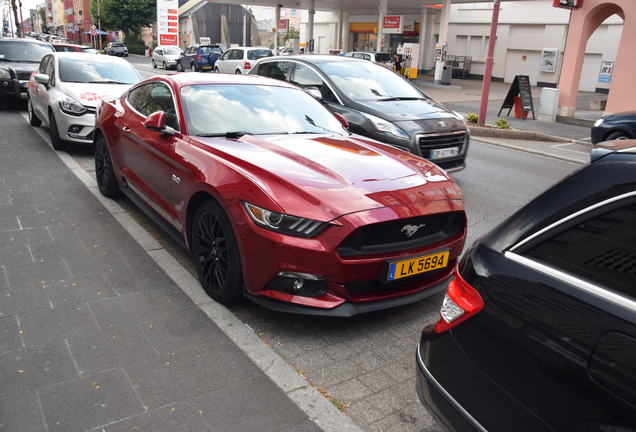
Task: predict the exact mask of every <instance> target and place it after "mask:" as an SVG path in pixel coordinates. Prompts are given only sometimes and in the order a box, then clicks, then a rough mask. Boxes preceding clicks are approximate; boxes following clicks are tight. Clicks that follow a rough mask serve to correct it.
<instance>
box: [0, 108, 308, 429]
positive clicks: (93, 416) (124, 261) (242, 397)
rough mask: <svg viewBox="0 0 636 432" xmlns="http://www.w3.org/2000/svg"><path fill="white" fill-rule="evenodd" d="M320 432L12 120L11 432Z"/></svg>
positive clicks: (2, 270) (5, 204) (8, 212)
mask: <svg viewBox="0 0 636 432" xmlns="http://www.w3.org/2000/svg"><path fill="white" fill-rule="evenodd" d="M88 430H91V431H102V432H111V431H112V432H114V431H129V430H139V431H144V430H145V431H152V432H159V431H166V432H167V431H184V432H185V431H188V432H199V431H223V430H226V431H237V430H241V431H248V430H258V431H267V430H269V431H284V430H288V431H317V430H319V428H318V427H317V426H316V424H315V423H313V422H312V421H311V420H310V419H309V418H308V417H307V416H306V415H305V414H304V412H303V411H301V410H300V409H299V408H298V406H297V405H295V404H294V403H293V402H292V401H291V400H290V399H289V398H288V397H287V396H286V395H285V393H283V392H282V390H280V389H279V388H278V387H277V386H276V384H274V383H273V382H272V381H271V380H270V379H269V378H268V377H267V376H266V375H265V374H263V372H262V371H261V370H260V369H259V368H257V367H256V365H255V364H254V363H253V362H252V361H251V360H249V358H248V357H247V356H246V355H245V354H244V353H243V352H242V351H241V350H239V348H238V347H237V346H236V345H235V344H234V343H232V341H230V339H228V337H227V336H226V335H225V334H224V333H223V332H221V330H219V328H218V327H217V326H216V325H215V324H214V323H212V322H211V321H210V320H209V319H208V318H207V316H206V315H205V314H204V313H203V312H202V311H200V310H199V309H198V308H197V307H196V306H195V305H194V304H193V303H192V302H191V301H190V299H189V298H188V297H186V296H185V295H184V294H183V293H182V292H181V290H180V289H179V288H178V287H177V286H176V285H175V283H174V282H173V281H172V280H171V279H170V278H168V277H167V275H166V274H165V273H164V271H163V270H162V269H161V268H159V267H158V266H157V264H156V263H155V262H154V261H153V260H152V259H151V258H150V257H149V256H148V254H147V253H146V252H145V251H144V250H143V249H142V248H141V247H140V246H139V245H138V244H137V243H136V242H135V241H133V239H132V238H131V237H130V235H129V234H128V233H127V232H126V231H124V229H123V228H122V227H121V226H120V225H119V224H118V223H117V222H116V221H115V219H114V218H113V217H112V216H111V215H110V213H108V212H107V211H106V210H105V208H104V207H103V206H102V205H101V204H100V203H99V201H98V200H97V199H95V197H94V196H93V195H92V194H91V193H90V192H89V191H88V189H86V187H85V186H84V185H83V184H82V183H81V182H80V181H79V180H78V179H77V178H76V177H75V176H74V175H73V174H72V172H71V171H70V170H69V169H68V168H67V167H66V166H65V165H63V164H62V162H61V161H60V159H59V158H58V157H57V156H56V155H55V154H54V153H53V152H52V151H51V150H50V149H49V147H48V146H47V145H46V144H45V143H44V142H43V141H42V140H41V139H40V138H39V137H38V136H37V135H36V134H35V133H34V131H33V130H32V129H31V127H30V126H29V125H28V124H27V123H26V122H24V120H23V118H22V116H21V115H20V114H18V113H9V112H0V431H2V432H18V431H19V432H30V431H33V432H39V431H49V432H56V431H60V432H74V431H88Z"/></svg>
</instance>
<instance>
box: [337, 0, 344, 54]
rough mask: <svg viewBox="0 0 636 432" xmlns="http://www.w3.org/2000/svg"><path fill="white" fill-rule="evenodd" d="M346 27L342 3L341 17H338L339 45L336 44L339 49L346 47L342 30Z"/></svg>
mask: <svg viewBox="0 0 636 432" xmlns="http://www.w3.org/2000/svg"><path fill="white" fill-rule="evenodd" d="M343 29H344V10H343V9H342V4H340V18H339V19H338V39H337V41H338V45H337V46H336V48H338V49H339V50H343V49H344V44H343V39H342V38H343V37H344V36H343V34H342V31H343Z"/></svg>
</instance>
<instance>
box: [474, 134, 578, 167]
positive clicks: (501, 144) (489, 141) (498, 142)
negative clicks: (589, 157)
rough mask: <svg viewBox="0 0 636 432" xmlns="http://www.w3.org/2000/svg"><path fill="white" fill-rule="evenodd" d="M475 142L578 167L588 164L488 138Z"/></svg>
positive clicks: (476, 139)
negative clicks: (573, 164) (560, 161)
mask: <svg viewBox="0 0 636 432" xmlns="http://www.w3.org/2000/svg"><path fill="white" fill-rule="evenodd" d="M475 141H479V142H483V143H486V144H490V145H494V146H498V147H505V148H509V149H512V150H517V151H520V152H524V153H531V154H535V155H539V156H545V157H549V158H552V159H559V160H562V161H566V162H571V163H575V164H578V165H582V164H585V163H586V162H583V161H581V160H580V159H576V158H572V157H568V156H561V155H555V154H550V153H545V152H543V151H540V150H534V149H529V148H527V147H519V146H516V145H514V144H507V143H502V142H500V141H495V140H489V139H488V138H485V137H475ZM567 142H571V141H567Z"/></svg>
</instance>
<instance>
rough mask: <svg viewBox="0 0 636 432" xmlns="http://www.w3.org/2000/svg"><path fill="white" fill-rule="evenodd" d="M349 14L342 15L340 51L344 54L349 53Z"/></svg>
mask: <svg viewBox="0 0 636 432" xmlns="http://www.w3.org/2000/svg"><path fill="white" fill-rule="evenodd" d="M349 37H350V33H349V13H345V14H344V22H343V24H342V50H343V51H344V52H347V51H350V49H349Z"/></svg>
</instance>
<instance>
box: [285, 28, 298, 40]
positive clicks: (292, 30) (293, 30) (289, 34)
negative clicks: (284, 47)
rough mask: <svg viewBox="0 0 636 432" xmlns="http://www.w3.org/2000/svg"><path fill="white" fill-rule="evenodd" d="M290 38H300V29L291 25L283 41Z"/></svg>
mask: <svg viewBox="0 0 636 432" xmlns="http://www.w3.org/2000/svg"><path fill="white" fill-rule="evenodd" d="M290 39H300V30H298V29H296V28H294V27H290V28H289V30H288V31H287V33H285V37H284V38H283V43H287V41H288V40H290Z"/></svg>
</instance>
